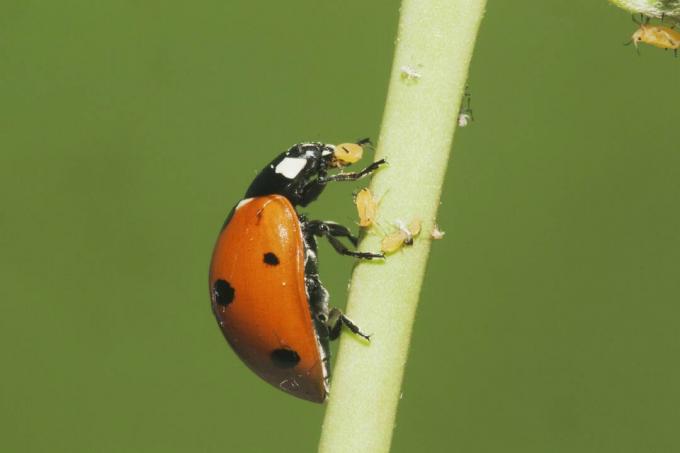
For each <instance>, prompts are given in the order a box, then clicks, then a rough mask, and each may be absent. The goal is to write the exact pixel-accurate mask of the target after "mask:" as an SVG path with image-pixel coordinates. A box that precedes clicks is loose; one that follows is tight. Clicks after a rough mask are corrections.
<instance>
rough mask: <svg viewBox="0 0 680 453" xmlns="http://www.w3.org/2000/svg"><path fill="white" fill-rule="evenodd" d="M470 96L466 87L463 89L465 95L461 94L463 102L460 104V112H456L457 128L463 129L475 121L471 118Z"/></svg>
mask: <svg viewBox="0 0 680 453" xmlns="http://www.w3.org/2000/svg"><path fill="white" fill-rule="evenodd" d="M471 99H472V96H471V95H470V91H469V89H468V87H465V93H463V100H462V101H461V103H460V110H459V111H458V127H465V126H467V125H468V124H470V123H471V122H472V121H474V120H475V118H474V116H472V109H471V108H470V101H471Z"/></svg>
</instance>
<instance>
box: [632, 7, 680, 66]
mask: <svg viewBox="0 0 680 453" xmlns="http://www.w3.org/2000/svg"><path fill="white" fill-rule="evenodd" d="M633 22H635V23H636V24H638V25H640V28H638V29H637V30H635V33H633V36H632V37H631V40H630V41H629V42H628V43H626V44H630V43H631V42H632V43H633V44H634V45H635V49H636V50H637V49H638V43H641V42H643V43H645V44H649V45H651V46H654V47H658V48H660V49H664V50H668V49H673V53H674V54H675V56H676V57H677V56H678V48H680V32H678V31H677V30H674V29H673V28H669V27H663V26H661V25H649V18H646V20H644V21H640V22H639V21H637V20H636V19H635V16H633ZM638 52H639V50H638Z"/></svg>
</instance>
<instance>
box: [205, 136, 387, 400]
mask: <svg viewBox="0 0 680 453" xmlns="http://www.w3.org/2000/svg"><path fill="white" fill-rule="evenodd" d="M366 143H367V142H366V141H360V142H358V143H345V144H341V145H337V146H333V145H326V144H323V143H300V144H298V145H294V146H293V147H291V148H290V149H289V150H288V151H286V152H284V153H282V154H280V155H279V156H277V157H276V158H275V159H274V160H273V161H272V162H271V163H270V164H269V165H267V166H266V167H265V168H264V169H263V170H262V171H261V172H260V173H259V174H258V175H257V176H256V177H255V180H254V181H253V182H252V184H251V185H250V187H249V188H248V190H247V191H246V193H245V196H244V198H243V199H242V200H241V201H240V202H238V203H237V204H236V206H235V207H234V208H233V209H232V210H231V212H230V213H229V215H228V217H227V220H226V222H225V223H224V226H223V227H222V231H221V232H220V234H219V236H218V238H217V243H216V244H215V249H214V251H213V255H212V261H211V264H210V278H209V283H210V297H211V301H212V309H213V313H214V314H215V317H216V318H217V322H218V324H219V326H220V328H221V330H222V333H223V334H224V337H225V338H226V340H227V342H229V344H230V345H231V347H232V348H233V350H234V351H235V352H236V354H237V355H238V356H239V357H240V358H241V360H243V362H244V363H245V364H246V365H247V366H248V367H249V368H250V369H251V370H253V371H254V372H255V373H257V374H258V375H259V376H260V377H261V378H262V379H264V380H265V381H267V382H269V383H270V384H271V385H273V386H275V387H276V388H279V389H281V390H284V391H286V392H288V393H290V394H292V395H294V396H297V397H298V398H303V399H306V400H309V401H314V402H317V403H321V402H323V401H324V400H325V399H326V397H327V395H328V378H329V376H330V349H329V341H330V340H334V339H336V338H337V337H338V336H339V335H340V329H341V327H342V326H343V325H344V326H346V327H347V328H349V330H351V331H352V332H354V333H355V334H358V335H360V336H362V337H364V338H366V339H368V335H366V334H364V333H363V332H362V331H361V330H360V329H359V328H358V327H357V326H356V325H355V324H354V323H353V322H352V321H351V320H349V319H348V318H347V317H346V316H345V315H344V314H343V313H342V312H341V311H340V310H338V309H336V308H330V307H329V304H328V299H329V294H328V291H327V290H326V289H325V288H324V287H323V285H322V284H321V280H320V279H319V272H318V263H317V247H316V237H325V238H326V239H327V240H328V241H329V242H330V244H331V245H332V246H333V248H335V250H336V251H337V252H339V253H341V254H343V255H347V256H352V257H355V258H361V259H374V258H382V257H383V255H382V254H380V253H368V252H357V251H353V250H350V249H348V248H347V247H346V246H345V245H344V244H343V243H342V242H341V241H340V239H339V238H346V239H348V240H349V241H350V242H351V243H352V244H353V245H354V246H356V245H357V241H358V239H357V238H356V237H355V236H354V235H353V234H352V233H351V232H350V230H349V229H348V228H347V227H344V226H342V225H340V224H337V223H335V222H328V221H322V220H308V219H306V218H305V217H303V216H301V215H299V214H298V213H297V211H296V210H295V207H296V206H307V205H308V204H309V203H311V202H312V201H314V200H316V199H317V197H318V196H319V195H320V194H321V192H323V190H324V189H325V187H326V185H327V184H328V183H330V182H334V181H355V180H357V179H360V178H362V177H364V176H366V175H369V174H371V173H372V172H374V171H375V170H377V169H378V168H379V167H380V166H381V165H383V164H384V163H385V161H384V160H379V161H377V162H374V163H372V164H371V165H369V166H368V167H366V168H364V169H363V170H361V171H359V172H356V173H337V174H328V170H330V169H332V168H342V167H344V166H346V165H349V164H352V163H354V162H357V161H358V160H359V159H360V158H361V156H362V153H363V148H362V145H365V144H366Z"/></svg>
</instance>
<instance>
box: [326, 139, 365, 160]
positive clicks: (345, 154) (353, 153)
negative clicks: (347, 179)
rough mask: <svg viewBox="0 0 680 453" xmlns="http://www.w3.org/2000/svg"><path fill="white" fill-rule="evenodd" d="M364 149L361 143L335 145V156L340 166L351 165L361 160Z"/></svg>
mask: <svg viewBox="0 0 680 453" xmlns="http://www.w3.org/2000/svg"><path fill="white" fill-rule="evenodd" d="M363 154H364V148H363V147H362V146H361V144H359V143H341V144H339V145H335V151H334V152H333V156H334V157H335V160H336V162H337V164H338V165H349V164H353V163H355V162H358V161H359V160H361V156H362V155H363Z"/></svg>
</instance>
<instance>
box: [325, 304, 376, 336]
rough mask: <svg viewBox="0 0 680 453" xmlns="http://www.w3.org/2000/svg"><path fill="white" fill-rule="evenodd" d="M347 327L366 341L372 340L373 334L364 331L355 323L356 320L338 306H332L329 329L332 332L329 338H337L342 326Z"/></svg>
mask: <svg viewBox="0 0 680 453" xmlns="http://www.w3.org/2000/svg"><path fill="white" fill-rule="evenodd" d="M343 325H344V326H345V327H347V328H348V329H349V330H350V331H351V332H352V333H353V334H354V335H359V336H360V337H361V338H363V339H365V340H366V341H371V336H370V335H368V334H366V333H364V332H362V331H361V329H360V328H359V326H357V325H356V324H354V322H353V321H352V320H351V319H349V318H348V317H347V316H345V314H344V313H343V312H342V311H341V310H340V309H338V308H332V309H331V311H330V314H329V316H328V331H329V332H330V336H329V339H330V340H335V339H337V338H338V337H339V336H340V330H341V329H342V326H343Z"/></svg>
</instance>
